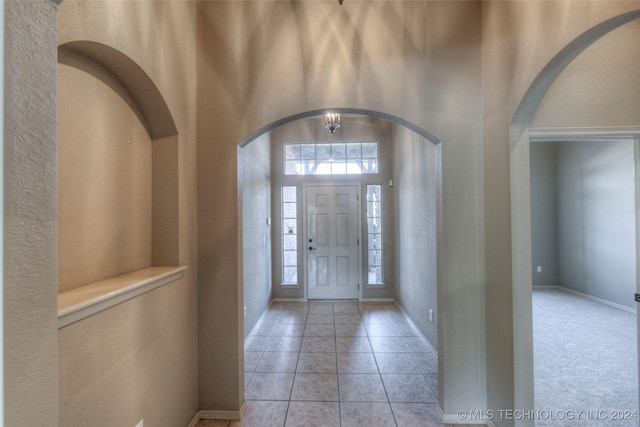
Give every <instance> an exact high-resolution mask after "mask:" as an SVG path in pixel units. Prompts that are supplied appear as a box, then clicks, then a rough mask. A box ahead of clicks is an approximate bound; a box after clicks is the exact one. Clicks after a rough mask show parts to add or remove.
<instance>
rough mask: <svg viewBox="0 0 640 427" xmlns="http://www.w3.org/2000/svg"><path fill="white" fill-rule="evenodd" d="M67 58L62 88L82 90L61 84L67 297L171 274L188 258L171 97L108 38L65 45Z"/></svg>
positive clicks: (62, 281)
mask: <svg viewBox="0 0 640 427" xmlns="http://www.w3.org/2000/svg"><path fill="white" fill-rule="evenodd" d="M58 63H59V65H58V72H59V77H61V78H60V82H59V83H60V85H59V90H60V91H63V90H67V91H69V93H71V94H72V96H71V98H77V100H76V99H71V100H68V99H67V98H68V97H67V96H66V95H69V93H67V94H63V93H60V92H59V98H60V100H61V102H60V105H59V145H60V156H59V161H58V162H59V189H58V191H59V194H58V208H59V212H60V215H59V220H58V223H59V245H58V248H59V254H58V258H59V269H58V277H59V284H58V288H59V292H62V293H61V294H60V295H63V294H65V295H66V294H68V293H69V292H74V291H76V292H77V291H78V290H79V289H80V288H84V289H86V287H87V286H94V285H96V283H103V282H104V281H112V282H114V281H115V282H119V281H121V280H120V278H123V277H125V276H126V277H128V278H129V279H127V280H125V281H124V282H123V283H125V284H128V285H127V286H129V285H131V283H138V282H139V281H140V280H147V279H153V278H155V277H156V276H157V274H159V273H163V274H164V272H166V271H169V269H167V268H160V267H169V266H177V265H178V264H179V236H178V233H179V224H178V219H179V212H178V211H179V206H178V131H177V129H176V126H175V122H174V120H173V117H172V114H171V112H170V111H169V108H168V105H167V103H166V102H165V100H164V98H163V96H162V94H161V93H160V91H159V90H158V88H157V86H156V85H155V84H154V83H153V81H152V79H151V78H150V76H149V75H148V74H147V73H146V72H145V71H144V70H143V69H142V68H141V67H140V66H139V65H138V64H137V63H136V62H135V61H133V60H132V59H131V58H130V57H128V56H127V55H125V54H124V53H122V52H120V51H118V50H116V49H114V48H112V47H109V46H106V45H104V44H101V43H96V42H92V41H73V42H69V43H65V44H63V45H61V46H59V47H58ZM69 76H75V77H76V80H73V78H70V77H69ZM76 84H77V88H76V86H75V85H76ZM83 89H85V90H87V92H89V93H88V94H87V93H81V92H80V93H75V94H73V91H74V90H79V91H82V90H83ZM63 95H65V96H63ZM63 98H64V99H63ZM65 102H66V103H67V104H69V105H72V107H70V106H68V105H67V104H65ZM65 118H66V120H69V121H70V122H73V123H72V124H70V125H69V126H65V125H66V123H62V121H63V120H65ZM67 127H69V128H71V130H68V129H66V128H67ZM63 131H64V132H66V134H69V135H74V140H73V141H63V138H62V137H60V134H61V132H63ZM74 147H77V149H76V148H74ZM63 148H64V150H63ZM74 150H75V151H77V152H75V153H74ZM69 153H71V155H70V154H69ZM68 156H75V159H73V160H72V161H69V162H67V159H66V157H68ZM68 165H71V166H70V167H69V166H68ZM74 179H75V180H76V182H75V183H74ZM82 180H86V181H87V182H81V181H82ZM70 183H71V184H70ZM92 183H93V185H92ZM71 187H77V188H79V190H78V189H77V188H76V189H74V190H73V191H74V192H72V191H71V190H69V191H68V189H69V188H71ZM68 193H72V194H71V195H70V196H69V197H66V195H67V194H68ZM82 220H84V221H82ZM66 234H68V235H69V236H67V235H66ZM65 239H67V240H65ZM69 239H75V240H74V241H70V240H69ZM74 242H75V243H76V244H78V245H81V246H83V248H82V249H80V250H77V249H76V250H74V249H73V248H72V246H73V243H74ZM86 242H90V244H86ZM91 245H93V247H91ZM84 246H86V247H84ZM92 251H93V252H95V254H93V255H92V254H91V252H92ZM83 262H84V263H85V264H86V265H83ZM154 280H155V279H154ZM112 282H109V283H112ZM59 301H60V297H59ZM59 308H60V304H59ZM59 315H60V312H59Z"/></svg>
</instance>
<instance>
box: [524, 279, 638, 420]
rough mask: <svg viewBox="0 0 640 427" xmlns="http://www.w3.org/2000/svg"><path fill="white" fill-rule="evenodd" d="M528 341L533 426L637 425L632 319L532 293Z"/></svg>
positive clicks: (549, 292)
mask: <svg viewBox="0 0 640 427" xmlns="http://www.w3.org/2000/svg"><path fill="white" fill-rule="evenodd" d="M533 341H534V374H535V382H534V385H535V407H536V412H535V414H534V418H536V426H540V427H542V426H553V427H561V426H578V425H579V426H638V425H639V421H638V417H639V414H638V345H637V320H636V315H635V314H633V313H630V312H627V311H624V310H621V309H617V308H614V307H611V306H608V305H605V304H602V303H599V302H596V301H593V300H590V299H588V298H585V297H582V296H578V295H575V294H572V293H569V292H565V291H562V290H557V289H542V290H535V291H534V292H533ZM581 411H582V412H581ZM625 411H627V412H625ZM621 418H622V419H621ZM625 418H626V419H625Z"/></svg>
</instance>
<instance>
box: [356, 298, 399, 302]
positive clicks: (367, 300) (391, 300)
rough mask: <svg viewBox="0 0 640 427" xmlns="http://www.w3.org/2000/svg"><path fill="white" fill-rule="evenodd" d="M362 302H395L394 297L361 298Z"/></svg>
mask: <svg viewBox="0 0 640 427" xmlns="http://www.w3.org/2000/svg"><path fill="white" fill-rule="evenodd" d="M360 302H395V300H394V299H393V298H360Z"/></svg>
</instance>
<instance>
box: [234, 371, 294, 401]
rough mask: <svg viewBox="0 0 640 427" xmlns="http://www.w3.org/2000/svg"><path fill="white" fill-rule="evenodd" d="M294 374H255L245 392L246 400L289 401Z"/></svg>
mask: <svg viewBox="0 0 640 427" xmlns="http://www.w3.org/2000/svg"><path fill="white" fill-rule="evenodd" d="M293 377H294V374H291V373H262V372H256V373H255V374H253V375H252V376H251V381H250V382H249V385H248V386H247V389H246V390H245V393H244V396H245V399H247V400H289V397H290V396H291V387H292V385H293Z"/></svg>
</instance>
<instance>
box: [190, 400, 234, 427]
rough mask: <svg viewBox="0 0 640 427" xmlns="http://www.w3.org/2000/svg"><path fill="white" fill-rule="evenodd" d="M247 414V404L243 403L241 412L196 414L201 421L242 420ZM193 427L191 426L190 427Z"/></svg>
mask: <svg viewBox="0 0 640 427" xmlns="http://www.w3.org/2000/svg"><path fill="white" fill-rule="evenodd" d="M246 412H247V402H242V406H241V407H240V410H239V411H216V410H200V411H198V413H197V414H196V415H197V416H198V421H199V420H240V419H242V417H244V414H245V413H246ZM194 426H195V424H194ZM189 427H191V425H189Z"/></svg>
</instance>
